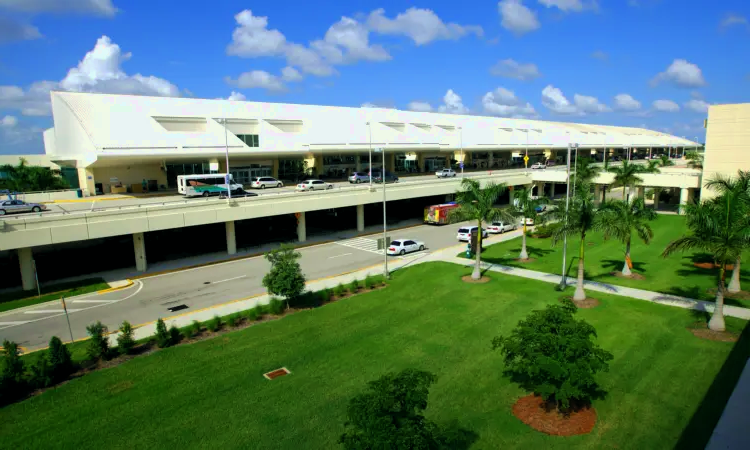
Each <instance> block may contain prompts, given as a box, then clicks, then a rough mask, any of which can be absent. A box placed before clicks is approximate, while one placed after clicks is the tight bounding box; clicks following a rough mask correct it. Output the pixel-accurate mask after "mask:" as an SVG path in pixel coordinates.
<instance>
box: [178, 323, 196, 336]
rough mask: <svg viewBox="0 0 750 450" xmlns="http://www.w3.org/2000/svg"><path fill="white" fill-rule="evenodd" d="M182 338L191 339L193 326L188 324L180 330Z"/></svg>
mask: <svg viewBox="0 0 750 450" xmlns="http://www.w3.org/2000/svg"><path fill="white" fill-rule="evenodd" d="M180 332H181V333H182V338H183V339H191V338H192V337H193V327H192V325H188V326H186V327H184V328H182V329H181V330H180Z"/></svg>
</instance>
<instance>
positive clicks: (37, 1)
mask: <svg viewBox="0 0 750 450" xmlns="http://www.w3.org/2000/svg"><path fill="white" fill-rule="evenodd" d="M0 8H5V9H9V10H12V11H21V12H28V13H78V14H93V15H98V16H104V17H113V16H114V15H115V14H116V13H117V8H116V7H115V5H113V4H112V0H0Z"/></svg>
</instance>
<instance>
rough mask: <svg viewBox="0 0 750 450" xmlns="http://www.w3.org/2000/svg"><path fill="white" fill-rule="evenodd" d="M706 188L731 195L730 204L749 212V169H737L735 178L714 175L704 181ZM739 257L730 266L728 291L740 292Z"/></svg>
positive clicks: (723, 194)
mask: <svg viewBox="0 0 750 450" xmlns="http://www.w3.org/2000/svg"><path fill="white" fill-rule="evenodd" d="M706 188H708V189H713V190H715V191H718V192H719V194H720V195H722V196H725V195H728V196H731V197H732V200H731V202H732V204H733V205H736V207H741V208H744V209H745V211H746V212H748V213H750V171H745V170H738V171H737V178H731V177H724V176H722V175H716V176H715V177H714V178H711V179H710V180H708V182H707V183H706ZM741 259H742V258H741V257H738V258H737V260H736V261H735V262H734V267H733V268H732V279H731V280H730V281H729V286H727V291H728V292H740V291H741V290H742V287H741V285H740V263H741V262H742V261H741Z"/></svg>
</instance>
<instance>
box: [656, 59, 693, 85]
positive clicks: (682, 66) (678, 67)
mask: <svg viewBox="0 0 750 450" xmlns="http://www.w3.org/2000/svg"><path fill="white" fill-rule="evenodd" d="M664 81H666V82H670V83H674V84H676V85H677V86H681V87H700V86H704V85H705V84H706V80H704V79H703V72H702V71H701V69H700V67H698V66H697V65H695V64H693V63H690V62H688V61H686V60H684V59H675V60H674V61H673V62H672V64H671V65H670V66H669V67H667V70H665V71H664V72H661V73H659V74H657V75H656V76H655V77H654V78H653V79H652V80H651V85H652V86H656V85H657V84H659V83H661V82H664Z"/></svg>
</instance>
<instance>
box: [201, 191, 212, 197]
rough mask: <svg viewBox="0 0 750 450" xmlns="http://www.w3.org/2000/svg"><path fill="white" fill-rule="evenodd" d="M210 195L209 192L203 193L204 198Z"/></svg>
mask: <svg viewBox="0 0 750 450" xmlns="http://www.w3.org/2000/svg"><path fill="white" fill-rule="evenodd" d="M209 195H211V194H209V193H208V191H205V192H203V196H204V197H208V196H209Z"/></svg>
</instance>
